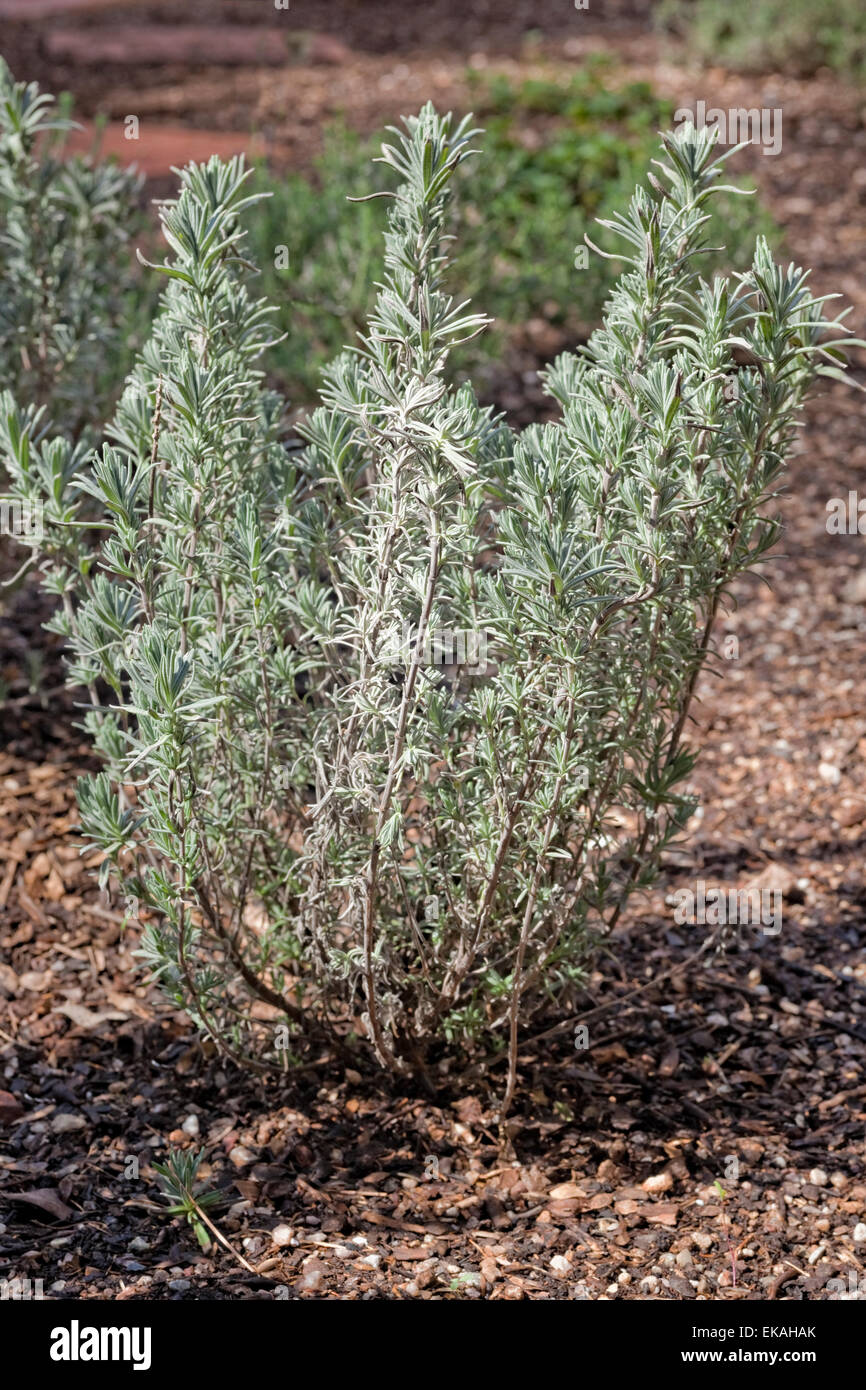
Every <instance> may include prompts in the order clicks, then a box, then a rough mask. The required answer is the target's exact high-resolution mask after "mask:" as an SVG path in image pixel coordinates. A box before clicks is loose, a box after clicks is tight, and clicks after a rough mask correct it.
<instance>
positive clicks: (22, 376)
mask: <svg viewBox="0 0 866 1390" xmlns="http://www.w3.org/2000/svg"><path fill="white" fill-rule="evenodd" d="M73 128H74V122H72V121H71V120H69V119H68V117H67V116H66V115H65V114H64V112H63V111H62V109H61V108H59V107H58V105H57V103H55V101H54V98H53V97H51V96H49V95H48V94H47V93H40V91H39V87H38V85H37V84H36V83H35V82H31V83H24V82H15V81H14V80H13V78H12V75H11V73H10V72H9V69H8V67H7V65H6V63H5V62H4V61H3V59H2V58H0V248H2V275H0V376H2V379H3V382H4V384H5V385H6V386H7V387H8V388H9V389H10V390H12V391H13V392H14V393H15V394H16V396H18V397H20V398H21V399H23V400H27V401H29V402H31V403H32V404H35V405H44V406H46V407H47V408H48V410H49V411H50V412H51V414H52V415H53V416H55V417H56V418H57V419H58V420H60V419H62V421H63V425H64V428H65V429H66V430H67V431H71V432H72V433H73V434H74V433H76V432H77V431H78V430H79V429H80V428H81V427H82V426H84V425H86V424H95V425H98V426H99V428H100V429H101V428H102V425H103V423H104V419H105V415H104V412H105V410H106V409H107V408H108V407H109V405H110V403H111V402H112V401H113V400H114V399H115V397H116V392H117V386H118V384H119V382H120V381H122V379H123V376H124V370H125V369H124V367H123V366H122V365H121V364H122V362H123V360H124V358H125V357H126V354H127V343H126V336H127V333H128V331H129V328H130V326H131V322H132V320H133V317H134V311H133V304H132V296H131V284H132V279H131V276H130V273H129V267H130V258H129V242H130V238H131V237H132V236H133V235H134V233H135V230H136V226H137V222H138V215H137V197H138V190H139V188H140V184H141V180H140V179H139V177H138V176H137V175H136V174H134V173H133V172H131V171H129V170H125V169H120V168H118V167H117V166H116V165H112V164H108V163H106V162H99V161H95V160H92V159H84V158H81V157H71V156H64V152H63V141H64V139H65V137H66V135H67V133H68V132H69V131H70V130H71V129H73ZM130 356H131V355H130Z"/></svg>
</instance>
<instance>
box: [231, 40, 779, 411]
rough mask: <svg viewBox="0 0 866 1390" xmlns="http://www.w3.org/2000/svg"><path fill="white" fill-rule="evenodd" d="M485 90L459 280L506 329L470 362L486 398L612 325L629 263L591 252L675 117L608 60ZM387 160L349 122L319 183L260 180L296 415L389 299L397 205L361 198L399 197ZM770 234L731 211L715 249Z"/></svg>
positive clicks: (258, 223) (739, 206)
mask: <svg viewBox="0 0 866 1390" xmlns="http://www.w3.org/2000/svg"><path fill="white" fill-rule="evenodd" d="M470 85H471V88H472V109H473V110H474V112H475V115H476V118H477V120H478V123H479V125H480V126H483V127H484V134H483V135H482V136H480V137H479V142H478V143H479V147H480V150H481V153H480V154H479V155H478V156H477V157H476V158H475V159H473V160H471V161H470V162H469V163H468V164H467V165H466V166H464V168H463V169H462V170H461V179H460V188H459V197H458V205H457V206H458V210H457V219H456V222H455V225H454V228H453V230H454V235H455V254H456V257H457V266H456V267H455V269H454V271H453V273H452V276H451V283H452V286H453V289H454V292H455V293H456V294H457V295H458V296H459V297H460V298H461V299H463V298H471V299H472V301H473V303H474V305H475V306H476V307H477V308H479V309H481V310H483V311H484V312H485V313H487V314H489V315H490V316H491V317H492V318H493V319H494V324H493V326H492V328H491V329H490V330H489V331H488V332H487V333H485V334H483V335H482V336H481V337H480V338H477V339H475V340H474V341H473V342H472V343H471V344H469V345H467V347H466V348H464V349H463V351H462V353H461V354H460V356H459V357H458V359H457V362H456V367H457V369H458V370H461V371H466V372H468V371H471V372H472V373H473V376H474V377H476V378H477V381H478V384H479V386H480V388H481V390H482V391H485V390H488V389H492V388H493V386H494V384H495V381H496V378H497V376H498V375H499V374H501V372H502V369H503V367H504V366H505V367H507V362H508V358H509V354H510V353H511V352H512V350H513V349H515V348H516V347H518V346H519V347H523V348H528V349H529V350H530V351H532V350H533V349H536V350H537V351H538V352H539V353H540V354H541V356H545V355H546V356H551V355H552V354H553V353H554V352H555V351H557V350H558V349H559V348H560V347H562V346H564V345H565V344H566V343H568V344H573V343H574V342H576V341H578V340H580V339H582V338H584V337H586V336H587V335H588V333H589V331H590V330H591V328H592V327H593V326H594V325H595V323H596V322H597V321H598V319H599V318H600V315H601V309H602V305H603V304H604V301H605V299H606V297H607V295H608V293H609V291H610V289H611V286H612V284H613V281H614V279H615V278H616V275H617V274H618V273H619V271H620V269H621V268H622V266H621V262H614V261H606V260H604V259H602V258H601V257H599V256H596V255H594V254H592V253H591V252H590V254H589V265H588V267H587V268H586V269H583V270H578V269H576V268H575V251H576V248H577V247H582V246H583V245H584V233H585V232H588V233H589V235H590V236H591V238H592V240H593V241H594V242H595V243H596V244H597V245H599V246H601V247H602V249H605V250H610V249H613V247H614V241H613V239H609V238H608V235H607V233H606V232H605V231H604V230H603V229H602V228H599V227H597V226H595V225H594V219H596V218H599V217H609V216H610V214H611V213H612V212H613V211H615V210H616V209H617V208H622V207H623V206H624V205H625V203H626V201H627V200H628V198H629V196H630V195H631V192H632V190H633V188H634V186H635V184H636V183H638V182H643V181H644V180H645V177H646V173H647V170H648V168H649V164H650V161H651V159H653V158H654V157H655V156H656V154H657V153H658V131H659V130H662V129H665V128H667V127H669V126H670V125H671V122H672V117H673V106H672V104H671V103H669V102H666V101H663V100H661V99H660V98H659V97H657V96H655V95H654V93H653V92H652V89H651V88H650V87H649V86H648V85H647V84H646V83H644V82H633V83H629V84H627V85H624V86H616V85H613V84H612V83H611V81H610V78H609V64H608V63H607V62H606V61H605V60H604V59H603V58H601V57H598V58H595V59H593V60H591V61H589V62H587V63H586V64H585V65H584V66H583V67H582V68H581V69H580V70H579V71H578V72H576V73H575V75H574V76H573V77H572V78H571V80H570V81H568V82H565V83H561V82H560V83H558V82H554V81H542V80H534V81H526V82H523V83H522V84H520V85H515V84H513V83H512V82H511V81H510V80H509V79H508V78H506V77H496V76H493V77H489V76H486V77H485V78H483V79H482V78H481V77H480V76H478V75H477V74H470ZM378 148H379V141H378V140H362V139H360V138H359V137H358V136H357V135H355V134H353V133H351V132H349V131H348V130H347V129H346V128H345V127H340V126H333V127H331V128H330V129H329V130H328V131H327V133H326V137H325V149H324V153H323V154H322V155H321V157H320V158H319V159H318V160H317V161H316V164H315V166H314V169H313V171H312V174H311V175H310V176H304V175H302V174H297V173H290V174H286V175H274V174H272V173H271V172H269V170H268V169H267V167H266V166H261V167H260V168H259V171H258V177H257V187H258V189H259V191H263V192H267V193H268V194H269V195H270V196H269V197H268V198H267V200H266V201H265V202H263V203H262V204H260V205H259V207H258V208H257V209H256V210H254V212H253V213H252V214H251V219H250V221H251V230H250V237H249V240H248V243H247V250H248V252H249V255H250V259H251V260H253V261H254V262H255V263H256V264H257V265H258V266H260V267H261V270H262V278H261V281H260V285H259V291H260V293H261V294H262V295H264V296H266V297H267V298H268V299H270V300H273V301H274V302H275V303H276V304H277V305H278V306H279V313H278V322H279V327H280V331H281V333H284V334H285V335H286V337H285V340H284V341H283V342H282V343H280V344H279V345H278V346H277V347H276V348H275V349H273V351H272V353H271V355H270V366H271V370H272V371H273V372H274V374H275V375H276V377H277V378H278V379H279V381H280V384H281V385H283V386H284V387H285V389H286V390H287V391H288V393H289V395H290V397H291V398H292V400H293V402H294V403H296V404H301V403H305V402H307V401H309V400H310V399H311V398H312V397H313V395H314V392H315V389H316V386H317V383H318V380H319V374H320V371H321V368H322V366H323V365H324V364H325V363H326V362H327V361H328V360H329V359H330V358H331V357H332V356H334V354H335V353H337V352H338V351H339V350H340V348H341V347H342V346H343V345H344V344H345V343H348V342H353V341H354V340H355V337H356V335H357V333H358V331H359V330H360V329H361V328H362V326H363V324H364V322H365V320H366V315H367V312H368V310H369V308H370V306H371V304H372V301H373V299H374V298H375V293H376V282H377V280H378V279H379V278H380V271H381V264H382V232H383V229H384V226H385V221H386V218H387V214H388V202H387V200H386V199H374V200H372V201H370V202H363V203H353V202H350V201H349V199H350V198H360V197H364V196H366V195H367V194H369V193H372V192H376V191H378V190H380V189H381V188H383V187H384V186H385V182H386V181H385V180H384V178H383V177H382V175H381V173H380V170H381V166H380V165H378V164H375V163H372V160H373V159H374V158H375V156H376V154H377V152H378ZM744 186H747V185H744ZM759 232H764V233H766V234H768V235H772V234H773V228H772V224H771V222H770V219H769V217H768V216H767V214H766V213H765V212H763V211H762V210H761V209H760V208H759V207H758V206H756V200H755V199H754V198H739V197H735V196H727V195H726V196H725V197H724V198H723V199H720V200H718V207H717V211H716V212H715V215H714V223H713V225H712V226H711V227H710V237H709V240H710V244H711V245H720V244H724V245H725V247H726V251H727V254H728V255H729V256H730V257H731V258H732V259H736V260H739V261H741V262H742V261H743V260H744V259H749V258H750V256H751V251H752V249H753V247H754V242H755V237H756V235H757V234H758V233H759ZM280 247H282V248H284V250H283V252H282V254H280V253H279V248H280ZM286 257H288V264H286Z"/></svg>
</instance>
